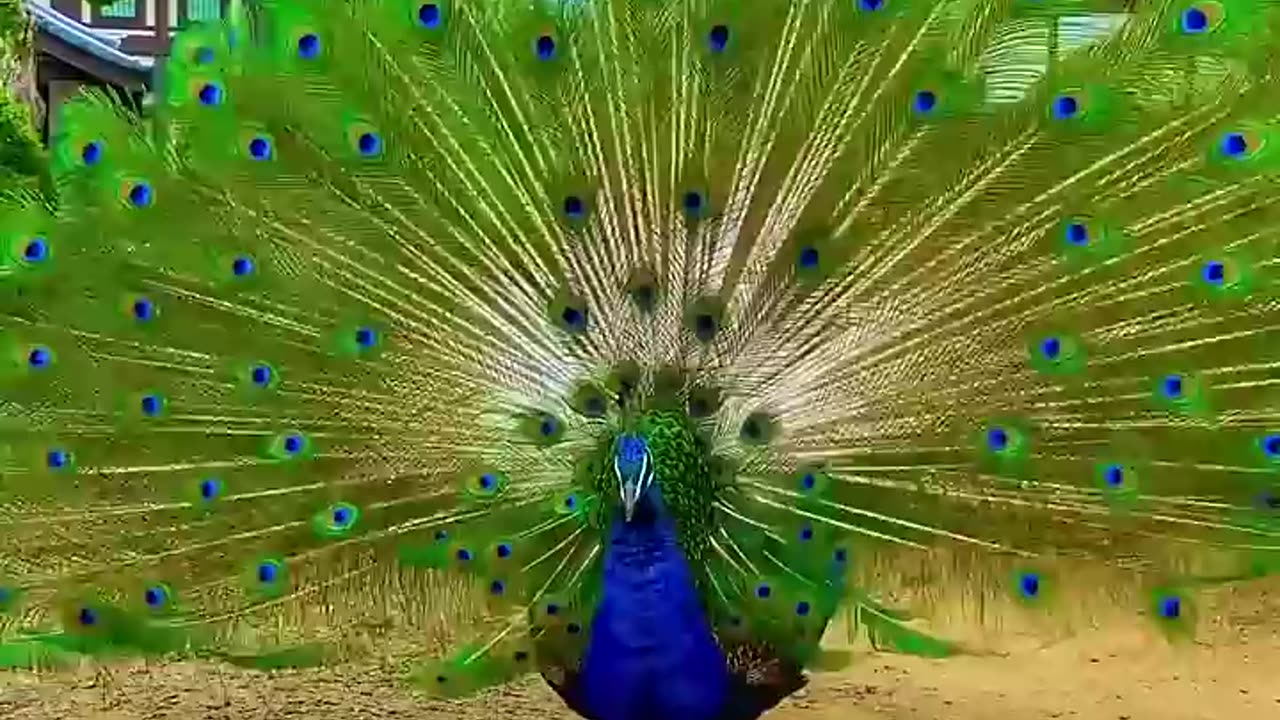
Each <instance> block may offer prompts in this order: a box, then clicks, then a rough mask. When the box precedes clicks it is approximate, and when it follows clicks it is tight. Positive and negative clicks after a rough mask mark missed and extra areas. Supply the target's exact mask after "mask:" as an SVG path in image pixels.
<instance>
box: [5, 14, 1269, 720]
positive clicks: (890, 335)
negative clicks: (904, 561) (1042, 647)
mask: <svg viewBox="0 0 1280 720" xmlns="http://www.w3.org/2000/svg"><path fill="white" fill-rule="evenodd" d="M1130 4H1131V5H1135V7H1133V8H1121V7H1118V4H1115V3H1109V2H1104V1H1103V0H1097V1H1093V0H1089V1H1081V2H1076V1H1071V0H1060V1H1055V2H1025V1H1024V0H999V1H998V2H978V1H977V0H954V1H952V0H947V1H944V2H909V3H908V2H897V1H896V0H887V1H884V0H856V1H850V2H838V3H837V2H825V1H821V2H820V1H819V0H803V1H800V2H774V1H772V0H768V1H766V0H761V2H758V3H756V4H754V5H752V6H751V7H750V8H749V9H747V8H745V7H744V6H742V5H741V3H733V2H728V1H727V0H726V1H721V0H689V1H688V2H676V3H667V2H656V1H655V0H610V1H608V2H603V1H602V2H594V1H593V2H563V3H545V2H544V3H535V4H532V5H528V6H526V5H521V4H512V3H505V2H500V3H492V2H488V3H483V2H478V1H473V0H449V1H443V2H427V3H422V2H418V1H417V0H414V1H413V2H410V1H409V0H396V1H395V2H389V3H387V2H379V3H372V2H364V1H362V0H323V1H322V2H319V3H312V4H310V5H306V6H304V5H302V4H299V3H296V2H292V1H290V0H271V1H269V2H265V3H263V4H262V6H261V7H260V8H258V9H257V10H255V11H254V12H253V13H251V14H249V15H247V16H245V17H237V18H231V19H229V20H228V21H227V22H225V23H221V24H210V25H203V26H199V27H195V28H192V29H190V30H188V31H185V32H184V33H182V34H180V35H179V37H178V38H177V39H176V40H175V43H174V49H173V55H172V58H171V59H170V62H168V63H167V64H166V68H165V75H164V83H163V87H162V90H161V92H160V99H161V104H160V109H159V110H158V112H157V114H156V117H155V119H154V120H153V121H148V122H140V121H139V119H138V118H136V117H133V116H132V115H131V114H130V113H128V112H127V111H125V110H123V109H121V108H120V107H119V106H118V105H116V104H115V103H114V102H112V101H110V100H108V99H106V98H105V97H100V96H96V95H92V94H90V95H88V96H86V97H85V98H82V99H80V100H78V101H76V102H75V103H72V104H71V105H70V106H69V108H68V109H67V111H66V115H65V117H64V121H63V123H62V125H61V127H63V128H64V129H63V130H62V132H61V136H60V137H59V138H58V139H57V143H56V146H55V148H54V152H53V154H52V158H53V164H54V172H55V176H56V177H57V178H58V183H59V200H58V203H57V207H56V208H53V207H48V206H46V205H45V204H44V203H42V202H40V201H38V200H36V199H33V198H26V197H14V198H9V199H6V200H5V201H4V203H5V204H4V205H3V206H0V233H3V235H4V237H3V238H2V242H0V250H3V251H4V252H3V254H0V309H2V310H3V323H2V324H0V347H2V348H3V352H2V354H0V382H3V384H4V388H5V391H4V400H3V404H0V451H2V452H0V471H2V473H3V480H2V481H0V507H3V509H4V510H5V513H4V517H2V518H0V527H3V531H2V532H3V537H4V538H5V541H6V542H5V550H4V551H3V553H0V613H3V623H4V624H3V626H0V632H3V633H4V634H3V635H0V641H2V642H3V643H4V644H3V645H0V664H3V665H13V664H26V663H35V662H42V661H43V660H42V658H47V657H53V656H60V655H61V654H65V653H72V654H74V653H80V654H99V653H106V652H120V651H127V652H141V653H147V654H157V655H166V654H173V653H196V654H204V655H210V656H216V657H221V658H225V659H227V660H229V661H232V662H238V663H241V664H248V665H254V666H259V667H275V666H284V665H300V664H318V663H328V662H337V661H341V660H343V659H347V658H349V657H351V656H353V655H357V654H359V653H361V652H365V651H367V650H368V648H367V647H362V642H364V641H366V640H368V639H369V638H375V639H376V641H378V642H380V641H386V644H387V645H396V647H397V648H401V647H403V651H404V653H405V654H406V655H409V656H413V657H420V656H423V655H429V656H432V657H442V658H443V659H440V660H438V661H435V662H432V663H429V664H427V665H424V666H422V667H421V668H419V669H418V671H417V672H416V674H415V677H417V678H418V679H419V680H420V681H421V682H422V683H423V684H424V685H425V686H426V687H427V688H428V689H430V690H431V691H433V692H438V693H441V694H445V695H456V694H461V693H465V692H469V691H473V690H476V689H478V688H481V687H485V686H488V685H491V684H494V683H497V682H501V681H504V680H506V679H509V678H511V677H514V676H516V675H519V674H523V673H526V672H531V671H535V670H537V671H541V672H543V673H544V674H546V675H547V676H548V678H549V679H550V680H551V681H552V684H553V685H554V686H556V687H557V690H559V691H560V692H561V693H562V695H563V696H564V697H565V698H566V700H567V701H568V702H569V704H570V705H571V706H573V705H574V700H573V699H572V698H574V697H576V696H575V694H574V693H575V692H576V691H575V688H574V682H575V679H574V678H575V677H576V669H577V663H578V662H579V660H580V659H581V654H582V652H583V649H584V647H585V642H586V641H585V635H586V633H587V630H588V628H589V622H588V621H589V618H590V616H591V611H592V608H593V607H594V604H595V603H596V602H597V600H598V598H599V596H600V593H601V592H602V588H601V582H602V580H601V578H600V575H599V565H600V563H599V560H600V557H601V553H602V552H603V550H602V543H603V541H604V540H603V539H604V538H606V537H607V535H605V534H604V532H603V531H604V528H605V527H606V525H607V523H608V521H609V518H610V515H609V513H610V511H611V509H612V508H613V507H614V506H615V505H616V503H617V499H616V498H617V497H618V487H617V481H616V478H615V477H614V474H613V469H612V466H611V465H610V462H611V457H612V455H611V453H612V450H613V442H614V439H615V438H616V436H617V435H618V433H619V432H622V431H626V432H642V433H643V434H645V435H646V437H647V438H648V442H649V446H650V447H651V448H653V449H654V453H655V457H656V458H657V461H656V462H657V476H658V482H660V483H661V484H662V486H663V495H664V497H665V498H666V501H667V502H668V503H669V504H670V506H671V507H672V509H673V512H674V513H675V514H676V516H677V518H678V519H679V528H680V532H681V543H682V549H683V550H684V552H685V554H686V555H687V556H688V557H689V559H690V560H691V563H692V565H693V566H694V568H695V575H696V576H697V580H698V583H699V589H700V590H701V592H702V595H703V598H704V601H705V602H706V604H707V606H708V612H709V613H710V615H711V617H712V619H713V621H714V622H715V624H716V627H717V633H718V636H719V638H720V640H721V643H722V646H723V648H724V649H725V652H726V656H727V657H729V658H730V659H731V661H732V663H731V665H732V667H733V668H734V671H735V673H736V674H737V677H738V680H739V682H740V683H743V684H744V687H750V688H751V693H755V694H751V693H748V694H749V695H751V697H753V698H756V699H754V700H750V701H744V702H745V703H746V704H745V705H744V708H745V707H747V706H750V707H751V708H755V709H756V711H758V709H759V707H762V706H770V705H772V704H773V703H776V702H777V699H778V698H780V697H782V696H784V695H785V694H786V693H788V692H791V691H792V690H793V689H795V688H797V687H799V686H800V685H802V684H803V682H804V679H803V676H802V674H801V669H802V668H803V667H806V666H810V667H812V666H814V665H816V664H821V663H822V662H823V655H822V651H821V649H820V641H821V636H822V634H823V632H824V631H825V630H826V628H827V626H828V623H829V622H830V621H831V619H832V618H833V617H835V616H836V615H837V613H839V612H840V611H841V610H842V609H845V608H849V607H852V608H854V612H855V614H856V619H857V621H858V623H859V624H860V625H861V626H863V627H864V629H865V630H866V632H867V633H868V634H869V635H870V636H871V637H872V638H873V640H874V641H875V642H876V643H877V644H878V645H881V646H884V647H888V648H891V649H895V650H898V651H903V652H913V653H917V654H923V655H930V656H944V655H947V654H950V653H952V652H955V651H957V650H958V645H957V644H955V643H951V642H947V641H943V640H941V639H938V638H934V637H931V636H930V635H928V634H926V633H924V632H923V631H922V630H921V629H920V628H919V627H918V626H916V625H915V624H914V623H913V622H912V618H911V617H910V616H909V615H907V614H906V613H903V612H899V611H897V610H895V609H893V608H891V607H889V606H888V601H887V600H884V599H882V598H884V597H893V596H894V595H895V594H896V593H895V591H898V590H901V588H898V587H895V586H894V585H895V578H893V577H887V576H884V574H882V573H880V572H879V569H880V568H878V567H877V566H876V565H875V563H874V562H872V560H871V559H873V558H876V557H883V556H890V555H893V556H896V555H897V554H902V555H909V556H914V557H917V558H926V559H928V558H931V557H933V555H932V553H935V552H937V551H938V550H939V549H943V550H950V551H953V552H955V553H957V554H959V555H965V556H967V557H973V558H976V559H977V562H976V563H975V564H976V565H980V566H981V567H983V568H986V569H987V571H984V572H983V573H976V572H975V574H974V575H973V576H972V577H970V578H967V579H965V580H964V583H965V584H966V586H968V585H972V586H975V587H977V586H984V587H989V586H990V585H993V584H994V585H996V586H998V588H999V590H1000V591H1002V592H1005V593H1007V594H1008V595H1009V596H1010V597H1011V598H1012V599H1013V600H1014V601H1015V602H1016V603H1017V604H1021V605H1023V606H1025V607H1027V608H1029V609H1034V610H1036V611H1044V612H1045V613H1046V614H1048V610H1049V609H1051V608H1054V607H1056V606H1058V605H1060V604H1062V603H1065V602H1068V601H1069V599H1070V597H1071V596H1072V592H1073V591H1074V588H1070V587H1069V585H1070V580H1069V578H1066V577H1059V576H1057V575H1056V574H1055V572H1054V563H1055V561H1057V560H1060V559H1063V558H1068V559H1083V560H1089V561H1094V562H1099V561H1101V562H1107V563H1111V564H1114V565H1117V566H1120V567H1122V568H1125V569H1126V571H1128V572H1131V573H1133V575H1135V576H1136V577H1138V578H1139V581H1140V582H1141V583H1142V584H1143V585H1144V586H1145V587H1146V588H1147V589H1148V590H1149V594H1148V595H1147V596H1145V597H1144V598H1143V599H1142V600H1141V601H1140V602H1141V603H1142V604H1143V608H1141V609H1142V610H1143V611H1144V612H1147V613H1148V614H1150V615H1151V616H1152V617H1153V618H1155V620H1156V621H1157V623H1158V624H1159V625H1160V626H1161V627H1162V628H1164V629H1166V630H1168V631H1169V632H1170V634H1171V635H1178V634H1182V633H1186V632H1191V631H1192V630H1193V629H1194V620H1195V613H1194V591H1195V590H1196V589H1198V588H1199V587H1201V586H1203V585H1206V584H1210V583H1216V582H1222V581H1225V580H1229V579H1233V578H1239V577H1247V576H1250V575H1256V574H1260V573H1264V572H1270V571H1272V570H1273V569H1274V567H1275V559H1276V558H1277V557H1280V555H1278V554H1277V548H1278V547H1280V545H1277V536H1278V535H1280V516H1278V515H1277V504H1278V503H1277V501H1276V497H1277V493H1280V486H1277V484H1276V479H1275V478H1276V476H1275V471H1276V466H1277V462H1280V435H1277V434H1276V431H1275V421H1276V418H1275V417H1274V413H1272V412H1271V411H1270V409H1269V408H1270V407H1271V406H1272V404H1273V402H1272V401H1273V400H1274V399H1275V391H1274V389H1273V387H1272V386H1273V384H1274V383H1273V381H1272V379H1271V376H1272V375H1273V367H1272V366H1273V363H1272V360H1271V358H1272V357H1273V356H1274V354H1275V348H1274V347H1273V345H1274V343H1273V337H1272V336H1273V335H1274V332H1273V331H1274V330H1275V329H1276V328H1275V315H1276V310H1277V307H1278V306H1277V300H1276V296H1275V290H1276V285H1275V281H1274V277H1275V268H1274V267H1273V265H1274V263H1273V262H1272V261H1271V258H1272V257H1273V256H1274V255H1275V240H1274V237H1273V235H1274V233H1273V232H1272V231H1273V228H1274V226H1275V225H1276V214H1275V213H1276V211H1275V208H1274V207H1273V205H1274V203H1273V199H1274V198H1275V197H1276V193H1275V192H1274V187H1273V185H1274V182H1275V178H1276V170H1277V157H1280V156H1278V155H1277V154H1276V141H1277V139H1276V138H1275V137H1274V136H1275V134H1276V128H1275V124H1274V122H1273V121H1272V120H1271V118H1273V117H1274V116H1276V114H1277V109H1278V108H1277V103H1280V100H1278V99H1277V98H1280V94H1277V93H1276V92H1275V90H1276V88H1275V84H1276V83H1275V74H1274V72H1275V68H1274V60H1273V59H1272V57H1271V56H1270V54H1269V53H1268V52H1267V48H1268V46H1269V45H1268V44H1269V43H1270V42H1271V40H1272V37H1273V33H1274V29H1275V27H1276V26H1275V23H1274V9H1273V7H1272V5H1271V3H1269V2H1266V0H1232V1H1231V2H1220V3H1186V2H1150V3H1137V4H1132V3H1130ZM1120 10H1127V13H1126V14H1123V15H1122V14H1120V12H1119V11H1120ZM1032 58H1038V60H1035V61H1034V62H1033V61H1032ZM1044 58H1047V62H1042V61H1041V60H1043V59H1044ZM444 571H447V572H444ZM993 578H998V579H994V580H993ZM939 582H941V581H939ZM957 582H959V581H957ZM445 626H449V627H452V631H451V632H452V633H454V634H456V635H457V637H455V638H452V639H453V640H456V641H457V642H456V643H454V644H452V645H451V646H450V647H452V648H457V649H454V650H452V651H451V652H444V650H445V648H443V647H437V646H436V645H435V644H433V643H432V642H431V641H429V640H427V639H426V638H429V637H432V635H430V634H429V633H427V632H426V629H428V628H433V629H434V630H440V629H441V628H442V627H445ZM392 641H394V642H392ZM397 643H398V644H397ZM367 644H376V642H370V643H367ZM399 651H400V650H399V649H397V650H396V652H399ZM761 658H764V659H763V660H761ZM757 661H760V662H757ZM761 668H765V669H764V670H762V669H761ZM762 673H763V675H762ZM765 676H767V680H764V681H762V680H760V678H761V677H765ZM757 695H758V696H759V697H757ZM761 698H764V699H761ZM743 712H747V711H746V710H743ZM748 714H749V713H748Z"/></svg>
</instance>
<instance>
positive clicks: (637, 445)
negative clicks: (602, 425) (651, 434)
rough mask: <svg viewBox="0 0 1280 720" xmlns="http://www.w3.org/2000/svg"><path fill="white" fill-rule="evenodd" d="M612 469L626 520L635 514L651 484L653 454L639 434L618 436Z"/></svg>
mask: <svg viewBox="0 0 1280 720" xmlns="http://www.w3.org/2000/svg"><path fill="white" fill-rule="evenodd" d="M613 471H614V473H615V474H617V476H618V491H619V492H620V493H621V495H622V514H623V517H624V518H625V519H626V521H627V522H631V518H632V517H633V516H634V515H635V511H636V507H637V506H638V505H639V504H640V501H641V499H642V498H643V497H644V495H645V493H646V492H647V491H648V490H649V488H650V487H652V486H653V456H652V455H651V454H650V453H649V445H648V443H646V442H645V441H644V438H642V437H640V436H639V435H623V436H621V437H619V438H618V445H617V449H616V450H615V451H614V455H613Z"/></svg>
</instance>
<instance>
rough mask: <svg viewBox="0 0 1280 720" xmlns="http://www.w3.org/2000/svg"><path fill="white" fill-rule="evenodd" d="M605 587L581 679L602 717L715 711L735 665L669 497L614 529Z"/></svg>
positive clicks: (634, 719)
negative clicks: (714, 623)
mask: <svg viewBox="0 0 1280 720" xmlns="http://www.w3.org/2000/svg"><path fill="white" fill-rule="evenodd" d="M608 541H609V544H608V547H607V548H606V549H605V557H604V587H603V593H602V596H601V602H600V604H599V606H598V607H597V609H596V614H595V617H594V618H593V620H592V632H591V641H590V645H589V646H588V648H587V653H586V656H585V658H584V662H583V672H582V679H583V684H584V690H585V695H586V702H587V705H588V706H589V707H590V708H591V709H592V711H593V713H594V714H595V715H596V716H597V717H598V718H599V720H658V719H659V718H664V719H665V718H672V717H678V718H682V719H684V720H711V719H712V718H715V717H717V716H718V715H719V714H720V712H721V710H722V709H723V707H724V706H725V700H726V697H727V694H728V690H729V673H728V669H727V665H726V661H725V658H724V656H723V653H722V652H721V651H720V648H719V645H718V644H717V642H716V639H715V636H714V635H713V634H712V631H711V626H710V623H709V622H708V621H707V617H706V613H705V611H704V610H703V607H702V604H701V602H700V601H699V598H698V590H697V587H696V586H695V583H694V579H693V573H692V572H691V570H690V568H689V563H688V561H687V560H686V558H685V557H684V553H683V551H682V550H681V548H680V545H679V543H678V541H677V535H676V524H675V521H674V519H673V518H672V517H671V515H670V514H669V513H668V512H667V511H666V509H665V508H664V507H663V505H662V502H661V498H660V497H657V496H656V494H655V497H651V498H648V499H647V501H646V502H645V503H644V504H643V506H641V507H639V508H637V512H636V513H635V514H634V515H633V517H632V519H631V521H630V522H627V521H625V520H624V519H623V517H622V514H621V512H619V513H618V514H617V515H616V516H615V517H614V519H613V521H612V523H611V525H610V528H609V533H608Z"/></svg>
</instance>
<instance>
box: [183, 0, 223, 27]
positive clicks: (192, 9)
mask: <svg viewBox="0 0 1280 720" xmlns="http://www.w3.org/2000/svg"><path fill="white" fill-rule="evenodd" d="M185 2H186V4H187V13H186V15H187V16H186V18H185V19H186V20H188V21H190V22H202V21H206V20H221V19H222V0H185Z"/></svg>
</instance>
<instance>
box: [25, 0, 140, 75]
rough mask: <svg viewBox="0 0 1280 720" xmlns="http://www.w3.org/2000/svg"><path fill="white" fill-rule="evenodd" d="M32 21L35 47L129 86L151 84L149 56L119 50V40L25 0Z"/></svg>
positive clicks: (55, 11) (75, 65) (81, 68)
mask: <svg viewBox="0 0 1280 720" xmlns="http://www.w3.org/2000/svg"><path fill="white" fill-rule="evenodd" d="M26 6H27V11H28V12H30V13H31V17H32V18H33V19H34V20H35V24H36V31H37V36H36V47H37V48H38V49H39V50H40V51H42V52H46V53H48V54H50V55H52V56H54V57H56V58H58V59H59V60H61V61H63V62H65V63H67V64H69V65H72V66H74V67H76V68H77V69H79V70H81V71H83V72H85V73H88V74H89V75H93V76H95V77H100V78H101V79H103V80H106V81H108V82H111V83H114V84H116V85H120V86H121V87H125V88H129V89H141V88H143V87H146V86H148V85H150V84H151V70H152V66H153V65H154V63H155V61H154V59H153V58H149V57H140V56H136V55H130V54H128V53H126V52H123V51H122V50H120V41H119V40H115V39H113V38H110V37H107V36H104V35H102V34H100V33H97V32H95V31H94V30H93V29H92V28H90V27H87V26H85V25H84V24H82V23H80V22H78V21H76V20H73V19H72V18H69V17H67V16H66V15H63V14H62V13H60V12H58V11H57V10H54V9H53V8H51V7H48V6H46V5H40V4H37V3H36V2H34V0H26Z"/></svg>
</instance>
